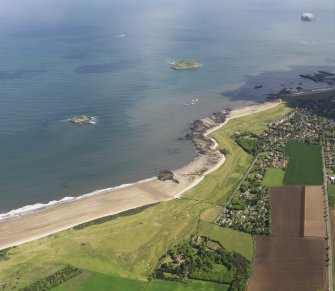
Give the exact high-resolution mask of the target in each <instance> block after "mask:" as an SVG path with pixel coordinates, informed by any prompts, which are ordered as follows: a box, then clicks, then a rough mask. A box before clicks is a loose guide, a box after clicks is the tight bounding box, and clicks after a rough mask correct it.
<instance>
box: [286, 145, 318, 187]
mask: <svg viewBox="0 0 335 291" xmlns="http://www.w3.org/2000/svg"><path fill="white" fill-rule="evenodd" d="M285 154H286V155H287V156H288V160H289V161H288V166H287V170H286V174H285V177H284V184H285V185H321V184H322V183H323V178H322V159H321V149H320V146H318V145H308V144H305V143H301V142H297V141H288V142H287V144H286V147H285Z"/></svg>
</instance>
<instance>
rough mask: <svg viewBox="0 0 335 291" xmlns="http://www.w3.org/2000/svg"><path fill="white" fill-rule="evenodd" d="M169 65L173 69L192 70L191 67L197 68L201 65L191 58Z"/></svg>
mask: <svg viewBox="0 0 335 291" xmlns="http://www.w3.org/2000/svg"><path fill="white" fill-rule="evenodd" d="M170 67H171V69H174V70H192V69H198V68H199V67H201V64H199V63H197V62H195V61H193V60H180V61H177V62H173V63H171V65H170Z"/></svg>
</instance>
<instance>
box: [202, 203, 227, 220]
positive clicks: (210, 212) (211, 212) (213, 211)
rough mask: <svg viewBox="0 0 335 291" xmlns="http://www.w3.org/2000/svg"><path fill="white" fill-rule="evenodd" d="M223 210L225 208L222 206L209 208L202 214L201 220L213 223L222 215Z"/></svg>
mask: <svg viewBox="0 0 335 291" xmlns="http://www.w3.org/2000/svg"><path fill="white" fill-rule="evenodd" d="M222 209H223V207H221V206H214V207H210V208H207V209H206V210H204V211H203V212H202V213H201V215H200V219H201V220H203V221H208V222H213V221H214V220H215V218H217V217H218V215H219V214H220V213H221V211H222Z"/></svg>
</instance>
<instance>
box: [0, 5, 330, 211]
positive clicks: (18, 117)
mask: <svg viewBox="0 0 335 291" xmlns="http://www.w3.org/2000/svg"><path fill="white" fill-rule="evenodd" d="M303 12H312V13H314V14H315V15H316V17H318V18H319V21H316V22H313V23H302V22H301V21H300V15H301V14H302V13H303ZM334 12H335V10H334V4H333V1H330V0H322V1H319V2H317V3H316V1H311V0H308V1H302V0H301V1H300V0H295V1H288V0H284V1H283V0H272V1H267V0H260V1H256V0H237V1H219V0H213V1H209V2H208V1H207V2H204V1H200V0H183V1H177V0H169V1H161V0H144V1H135V0H123V1H110V0H96V1H88V0H85V1H83V0H80V1H79V0H66V1H65V0H49V1H41V0H20V1H19V0H3V1H1V3H0V53H1V67H0V157H1V164H0V212H5V211H7V210H10V209H13V208H17V207H20V206H23V205H26V204H33V203H37V202H43V203H45V202H48V201H50V200H57V199H61V198H62V197H64V196H74V195H80V194H83V193H87V192H91V191H93V190H95V189H101V188H106V187H111V186H116V185H120V184H123V183H128V182H135V181H138V180H141V179H144V178H147V177H151V176H154V175H155V174H156V173H157V171H158V170H160V169H163V168H164V169H174V168H177V167H179V166H181V165H183V164H185V163H186V162H188V161H190V160H191V159H192V158H193V157H194V152H193V147H192V144H191V143H190V142H186V141H179V140H178V137H179V136H182V135H183V133H184V132H185V131H186V129H187V126H188V124H189V122H191V121H192V120H194V119H196V118H199V117H203V116H206V115H208V114H209V113H210V112H212V111H215V110H220V109H221V108H223V107H225V106H230V107H236V106H241V105H242V104H243V103H246V104H248V103H253V102H256V101H262V100H263V98H262V97H259V96H254V95H253V91H252V89H250V90H249V91H248V90H246V91H243V92H244V93H243V94H242V95H240V96H236V95H234V94H232V95H229V94H226V95H225V94H222V92H225V91H227V90H231V89H234V88H236V87H238V86H239V85H241V84H243V83H244V82H245V81H247V80H249V81H250V76H255V75H257V74H260V73H264V72H268V73H266V74H263V75H261V77H258V79H257V78H256V81H255V82H258V83H259V82H262V81H264V80H266V82H267V84H270V85H268V87H269V88H271V86H272V85H271V84H272V83H274V85H273V86H277V87H278V86H279V84H278V82H279V81H278V75H277V74H276V73H271V72H272V71H278V70H287V69H288V68H289V67H290V66H291V65H296V66H300V67H298V68H295V69H294V70H293V71H292V72H290V73H288V74H287V75H286V74H284V75H286V76H289V77H288V78H285V77H283V79H284V80H283V81H282V82H284V83H285V84H288V86H289V83H290V82H293V81H292V80H294V79H295V78H297V74H298V73H299V72H300V71H303V70H305V69H306V70H311V68H310V67H309V66H324V65H330V66H334V64H335V57H334V54H333V52H334V49H335V34H334V29H335V17H334ZM180 58H193V59H195V60H197V61H199V62H200V63H202V64H203V65H204V66H203V67H202V68H201V69H199V70H197V71H187V72H176V71H173V70H171V69H170V68H169V65H168V63H169V61H171V60H176V59H180ZM303 66H308V68H304V67H303ZM316 68H317V67H316ZM313 70H314V68H313ZM284 75H282V76H284ZM251 80H252V78H251ZM304 82H305V81H304ZM305 83H306V86H311V84H309V83H308V82H307V81H306V82H305ZM250 84H251V85H250V86H251V87H252V81H251V83H250ZM194 98H197V99H199V102H198V103H196V104H194V105H189V106H185V104H190V103H191V100H192V99H194ZM75 114H89V115H94V116H96V117H97V118H98V123H97V124H96V125H95V126H91V127H89V126H82V127H78V126H73V125H71V124H69V123H67V122H66V121H65V120H66V119H67V118H69V117H71V116H72V115H75ZM176 149H177V150H176Z"/></svg>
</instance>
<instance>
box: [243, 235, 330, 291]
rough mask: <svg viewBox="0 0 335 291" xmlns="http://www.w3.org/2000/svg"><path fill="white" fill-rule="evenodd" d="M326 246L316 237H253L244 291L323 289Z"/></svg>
mask: <svg viewBox="0 0 335 291" xmlns="http://www.w3.org/2000/svg"><path fill="white" fill-rule="evenodd" d="M326 246H327V242H326V240H325V239H318V238H300V237H292V238H281V237H261V236H259V237H256V257H255V260H254V266H253V276H252V279H251V280H250V283H249V288H248V290H250V291H261V290H264V291H265V290H267V291H270V290H271V291H277V290H278V291H283V290H285V291H291V290H292V291H293V290H294V291H297V290H301V291H308V290H311V291H312V290H313V291H315V290H317V289H322V290H327V278H326V276H327V269H326V264H325V261H326V253H325V249H326Z"/></svg>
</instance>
